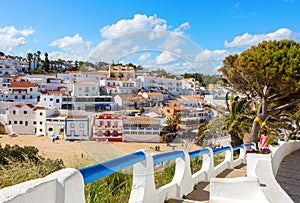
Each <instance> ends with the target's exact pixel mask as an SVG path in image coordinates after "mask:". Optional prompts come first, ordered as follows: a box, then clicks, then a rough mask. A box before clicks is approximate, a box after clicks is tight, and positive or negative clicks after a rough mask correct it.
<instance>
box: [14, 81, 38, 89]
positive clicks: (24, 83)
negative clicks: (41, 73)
mask: <svg viewBox="0 0 300 203" xmlns="http://www.w3.org/2000/svg"><path fill="white" fill-rule="evenodd" d="M37 86H38V84H36V83H31V82H28V81H20V82H17V81H13V82H11V83H10V84H9V87H12V88H14V87H17V88H28V87H37Z"/></svg>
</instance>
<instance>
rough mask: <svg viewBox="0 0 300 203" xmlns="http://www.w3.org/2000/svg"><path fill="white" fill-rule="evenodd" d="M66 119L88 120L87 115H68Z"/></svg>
mask: <svg viewBox="0 0 300 203" xmlns="http://www.w3.org/2000/svg"><path fill="white" fill-rule="evenodd" d="M67 118H73V119H83V118H88V116H87V115H68V116H67Z"/></svg>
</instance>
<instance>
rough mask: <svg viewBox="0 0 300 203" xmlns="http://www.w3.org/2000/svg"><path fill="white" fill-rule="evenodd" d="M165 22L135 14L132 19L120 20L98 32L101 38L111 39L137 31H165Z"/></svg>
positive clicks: (154, 17) (153, 17) (155, 17)
mask: <svg viewBox="0 0 300 203" xmlns="http://www.w3.org/2000/svg"><path fill="white" fill-rule="evenodd" d="M166 28H167V25H166V20H164V19H161V18H158V17H157V16H156V15H154V16H149V17H148V16H147V15H142V14H136V15H135V16H134V17H133V19H122V20H119V21H118V22H117V23H115V24H112V25H107V26H104V27H103V28H102V29H101V30H100V32H101V35H102V37H105V38H108V39H113V38H116V37H119V36H121V35H124V34H127V33H129V32H133V31H138V30H149V29H155V30H166Z"/></svg>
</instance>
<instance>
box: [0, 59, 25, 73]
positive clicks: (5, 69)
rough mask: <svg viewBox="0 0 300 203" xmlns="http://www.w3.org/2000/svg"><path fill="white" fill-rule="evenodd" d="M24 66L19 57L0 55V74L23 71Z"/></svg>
mask: <svg viewBox="0 0 300 203" xmlns="http://www.w3.org/2000/svg"><path fill="white" fill-rule="evenodd" d="M21 69H22V66H21V65H20V61H19V60H18V59H12V58H7V57H5V56H4V57H0V76H4V75H13V74H16V73H17V72H18V71H21Z"/></svg>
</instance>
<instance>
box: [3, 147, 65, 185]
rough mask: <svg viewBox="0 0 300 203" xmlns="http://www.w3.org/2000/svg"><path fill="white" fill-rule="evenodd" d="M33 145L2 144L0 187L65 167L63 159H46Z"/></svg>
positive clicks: (38, 176) (42, 175)
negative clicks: (3, 145)
mask: <svg viewBox="0 0 300 203" xmlns="http://www.w3.org/2000/svg"><path fill="white" fill-rule="evenodd" d="M38 151H39V150H38V149H37V148H36V147H33V146H25V147H20V146H18V145H14V146H10V145H6V146H5V147H4V148H2V146H1V145H0V173H1V176H0V188H4V187H8V186H11V185H15V184H18V183H21V182H25V181H28V180H32V179H36V178H42V177H44V176H46V175H48V174H50V173H53V172H55V171H57V170H60V169H62V168H64V167H65V166H64V163H63V161H62V160H51V159H45V158H44V157H42V156H39V155H38Z"/></svg>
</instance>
